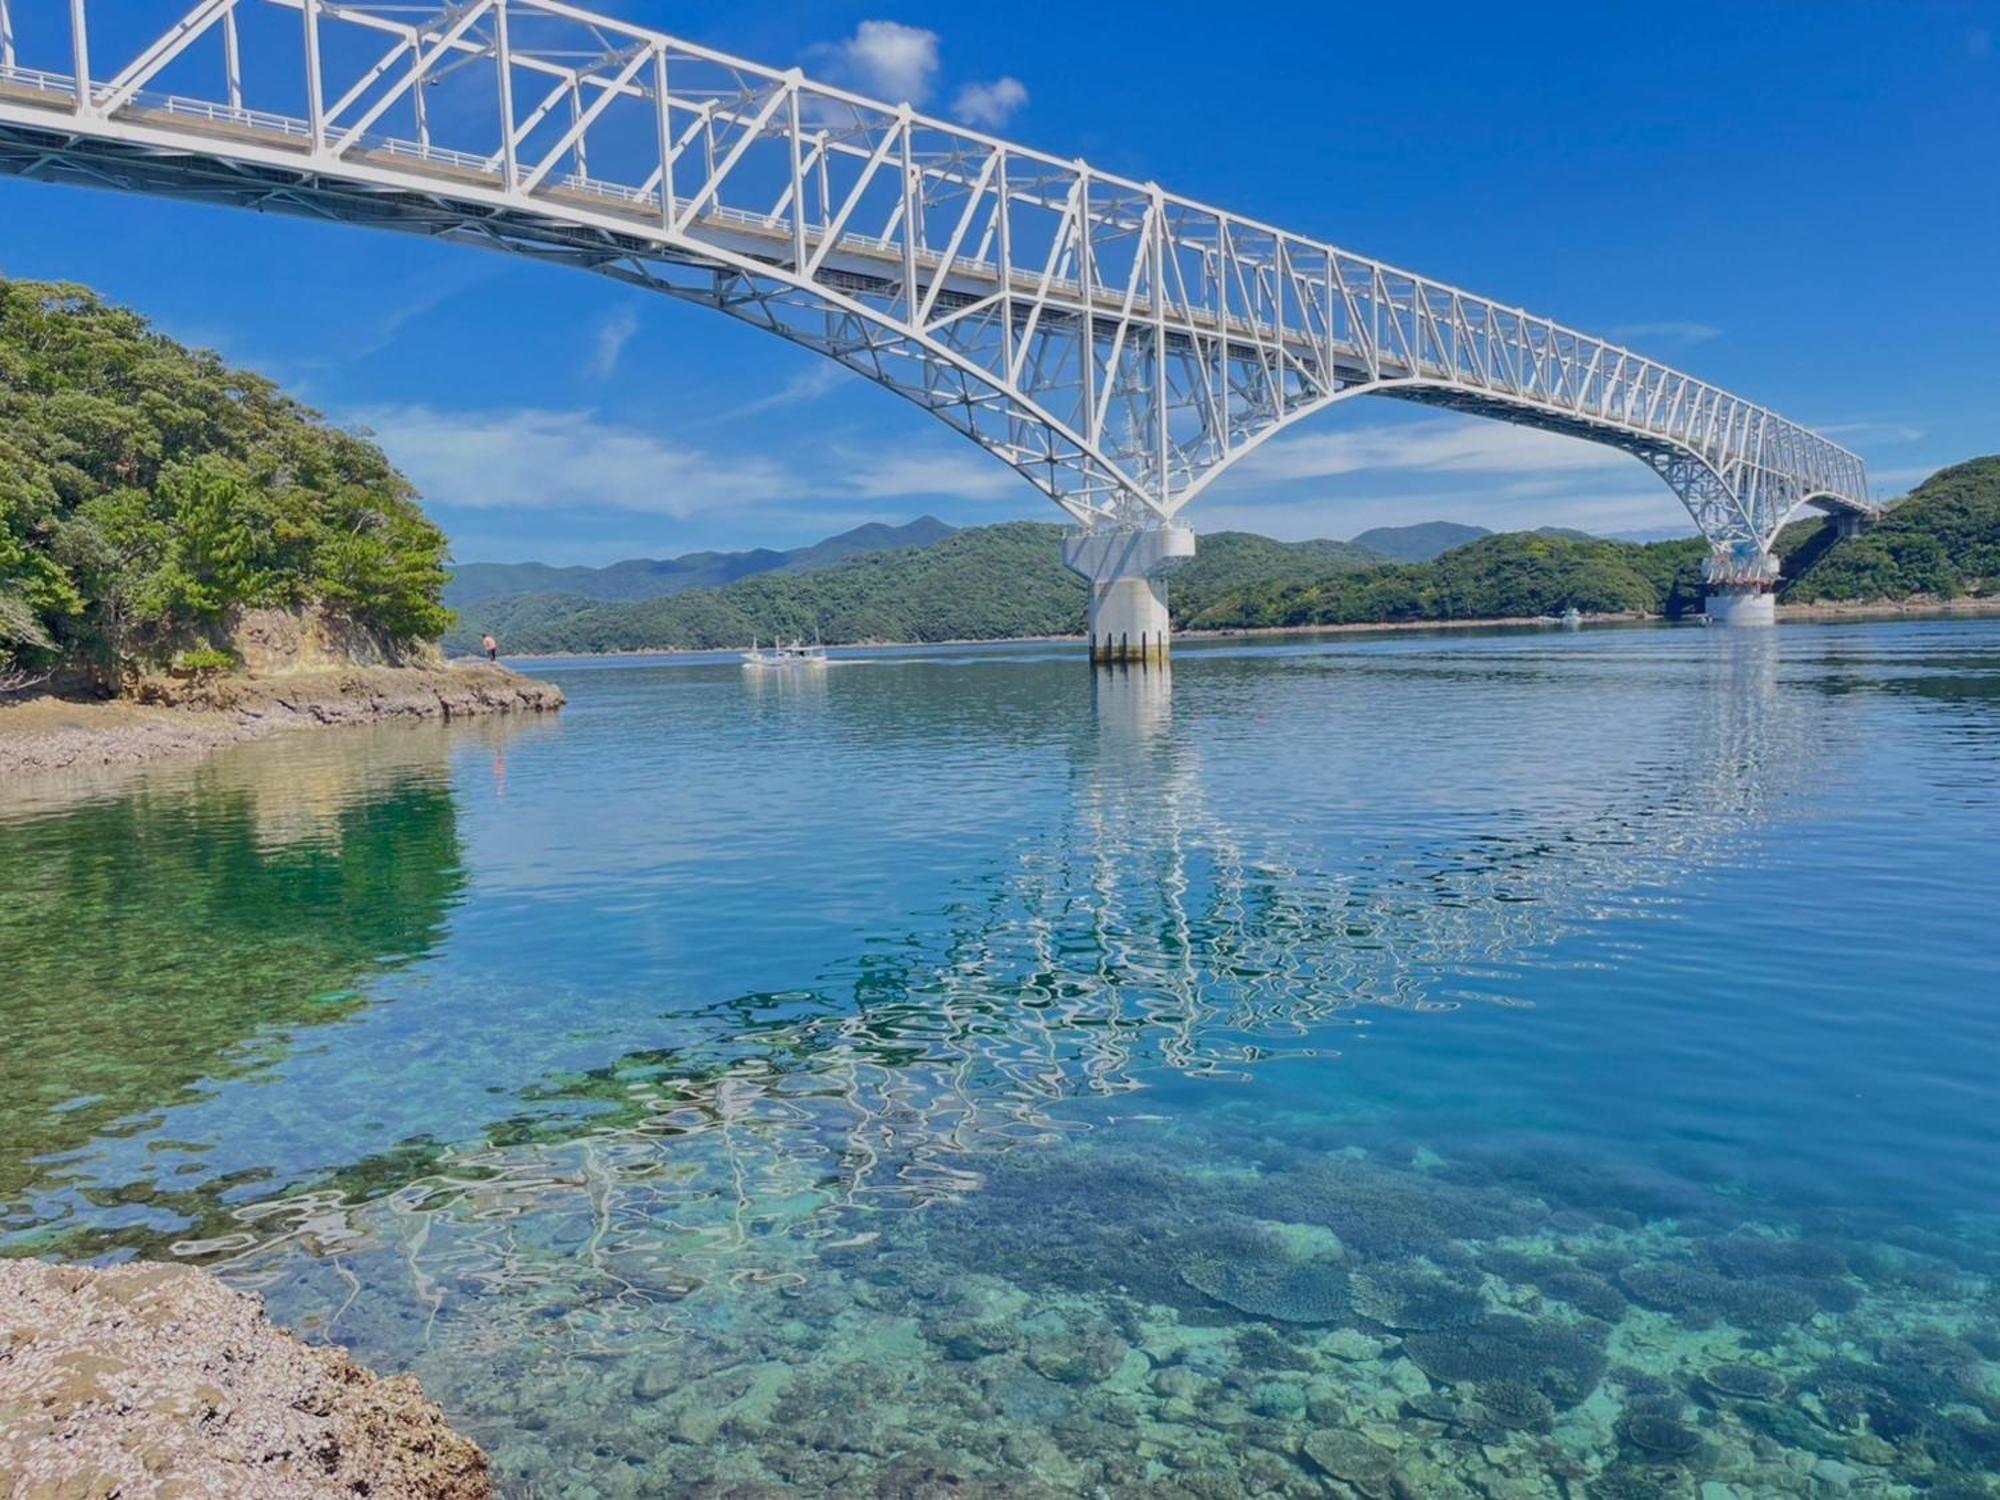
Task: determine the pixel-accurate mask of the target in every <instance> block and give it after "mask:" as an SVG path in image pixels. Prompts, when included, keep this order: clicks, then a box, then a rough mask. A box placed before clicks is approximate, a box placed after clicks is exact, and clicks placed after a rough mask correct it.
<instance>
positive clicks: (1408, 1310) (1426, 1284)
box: [1353, 1265, 1486, 1333]
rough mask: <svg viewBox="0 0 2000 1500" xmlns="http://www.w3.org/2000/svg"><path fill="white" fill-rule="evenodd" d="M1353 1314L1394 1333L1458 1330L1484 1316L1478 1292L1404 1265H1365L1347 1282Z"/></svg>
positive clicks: (1461, 1284)
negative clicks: (1351, 1282) (1351, 1286)
mask: <svg viewBox="0 0 2000 1500" xmlns="http://www.w3.org/2000/svg"><path fill="white" fill-rule="evenodd" d="M1353 1300H1354V1310H1355V1311H1356V1312H1357V1313H1359V1314H1361V1316H1362V1317H1364V1318H1366V1319H1368V1320H1369V1321H1370V1322H1371V1323H1379V1324H1381V1325H1382V1326H1383V1327H1384V1328H1393V1329H1395V1330H1396V1331H1397V1332H1399V1333H1426V1332H1431V1331H1433V1330H1436V1329H1440V1328H1464V1327H1466V1326H1468V1325H1469V1324H1473V1323H1477V1322H1478V1321H1479V1320H1480V1319H1481V1318H1482V1317H1484V1316H1485V1315H1486V1303H1485V1300H1484V1299H1483V1298H1482V1297H1481V1296H1480V1295H1479V1292H1478V1291H1477V1290H1476V1289H1475V1288H1473V1287H1469V1286H1466V1285H1465V1284H1463V1283H1462V1282H1457V1281H1453V1280H1451V1279H1449V1278H1448V1277H1444V1276H1440V1275H1438V1274H1437V1273H1436V1272H1434V1271H1427V1270H1423V1269H1421V1268H1419V1267H1417V1266H1409V1265H1400V1266H1399V1265H1382V1266H1371V1267H1369V1268H1368V1269H1367V1270H1364V1271H1361V1272H1359V1273H1358V1274H1356V1276H1355V1277H1354V1280H1353Z"/></svg>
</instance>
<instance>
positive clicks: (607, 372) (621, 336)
mask: <svg viewBox="0 0 2000 1500" xmlns="http://www.w3.org/2000/svg"><path fill="white" fill-rule="evenodd" d="M638 331H639V315H638V314H637V313H635V312H634V311H632V309H631V308H629V307H621V308H619V309H618V311H616V312H615V313H613V314H612V315H611V316H610V317H608V318H606V319H605V320H604V322H603V324H602V325H601V326H600V327H599V328H598V330H597V342H596V344H595V345H594V346H593V347H592V349H591V351H590V373H591V374H592V375H593V376H595V377H596V378H597V379H599V380H609V379H610V378H611V377H612V376H613V375H615V374H617V373H618V360H619V357H620V356H621V355H623V354H624V352H625V346H626V345H627V344H628V343H630V342H631V341H632V335H633V334H635V333H637V332H638Z"/></svg>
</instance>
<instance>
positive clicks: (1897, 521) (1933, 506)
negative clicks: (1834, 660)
mask: <svg viewBox="0 0 2000 1500" xmlns="http://www.w3.org/2000/svg"><path fill="white" fill-rule="evenodd" d="M1828 541H1829V544H1828V545H1825V546H1823V547H1821V548H1820V549H1818V550H1817V552H1816V555H1814V556H1813V558H1812V560H1811V566H1810V567H1809V568H1806V569H1803V570H1801V571H1800V572H1799V574H1798V576H1796V577H1795V578H1793V580H1792V581H1791V582H1790V583H1788V584H1787V585H1786V587H1785V588H1784V589H1783V591H1782V592H1781V593H1780V595H1779V597H1780V598H1781V599H1783V600H1785V601H1786V602H1788V603H1797V604H1814V603H1838V602H1849V601H1852V602H1862V603H1865V602H1868V601H1872V600H1880V599H1909V598H1913V597H1923V598H1934V599H1958V598H1963V597H1965V596H1967V595H1979V594H1990V593H1994V592H1996V591H2000V455H1995V456H1993V457H1988V458H1975V459H1971V460H1969V461H1967V462H1965V463H1962V464H1954V465H1952V467H1950V468H1948V469H1940V470H1939V471H1938V472H1937V473H1935V474H1933V475H1932V476H1931V477H1930V478H1929V479H1927V480H1925V481H1924V482H1923V483H1922V484H1920V485H1918V486H1917V488H1916V489H1914V490H1912V491H1911V492H1910V496H1909V498H1908V499H1906V500H1904V501H1902V502H1901V503H1900V504H1898V505H1896V506H1894V507H1893V508H1891V509H1890V511H1889V513H1888V514H1887V515H1886V516H1884V517H1883V518H1882V520H1881V522H1880V523H1879V524H1877V525H1875V526H1873V527H1871V528H1870V529H1869V530H1868V531H1866V532H1864V533H1863V534H1862V535H1860V536H1855V537H1848V538H1847V539H1845V540H1844V541H1831V539H1830V538H1829V539H1828ZM1792 571H1793V570H1792V569H1790V568H1787V570H1786V572H1787V574H1788V576H1789V575H1791V574H1792Z"/></svg>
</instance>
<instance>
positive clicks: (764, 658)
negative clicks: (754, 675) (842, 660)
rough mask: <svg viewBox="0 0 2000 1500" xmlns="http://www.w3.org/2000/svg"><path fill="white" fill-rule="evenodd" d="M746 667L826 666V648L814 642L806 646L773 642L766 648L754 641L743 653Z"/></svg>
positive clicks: (795, 642)
mask: <svg viewBox="0 0 2000 1500" xmlns="http://www.w3.org/2000/svg"><path fill="white" fill-rule="evenodd" d="M743 665H744V666H746V667H758V668H765V667H787V668H793V669H797V668H802V667H803V668H812V667H823V666H825V665H826V647H824V646H822V645H820V644H819V642H817V641H814V642H813V643H812V644H811V645H810V646H808V645H807V644H806V643H805V642H804V641H793V642H791V643H790V644H789V645H787V644H786V643H785V642H784V641H773V642H771V644H770V645H769V646H768V647H760V646H759V645H758V644H757V643H756V642H755V641H754V640H753V641H752V642H751V643H750V649H749V650H748V651H745V652H744V653H743Z"/></svg>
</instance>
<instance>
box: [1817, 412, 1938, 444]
mask: <svg viewBox="0 0 2000 1500" xmlns="http://www.w3.org/2000/svg"><path fill="white" fill-rule="evenodd" d="M1813 431H1815V432H1817V433H1818V434H1819V435H1820V436H1821V437H1830V438H1842V439H1845V440H1847V441H1848V442H1861V443H1869V442H1873V443H1914V442H1917V441H1918V440H1919V439H1921V438H1922V437H1923V436H1924V430H1923V428H1921V427H1912V426H1911V425H1910V424H1909V423H1907V422H1897V421H1893V420H1891V419H1889V418H1886V417H1854V418H1851V419H1850V420H1848V421H1845V422H1820V423H1818V424H1816V425H1814V427H1813Z"/></svg>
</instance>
